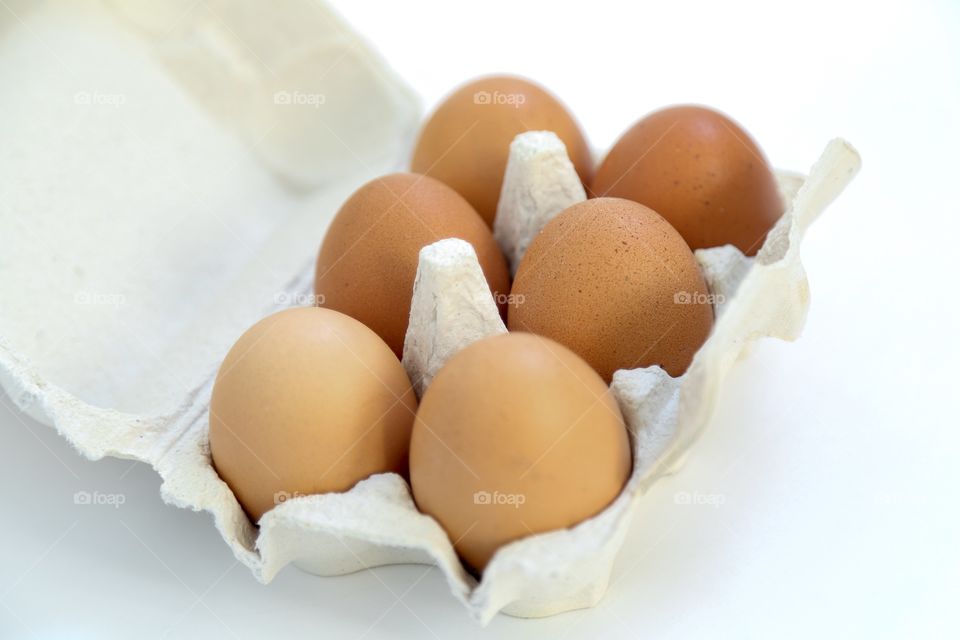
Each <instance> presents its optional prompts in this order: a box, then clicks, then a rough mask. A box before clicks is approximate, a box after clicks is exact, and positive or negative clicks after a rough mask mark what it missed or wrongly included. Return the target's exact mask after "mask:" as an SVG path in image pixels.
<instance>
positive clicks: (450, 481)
mask: <svg viewBox="0 0 960 640" xmlns="http://www.w3.org/2000/svg"><path fill="white" fill-rule="evenodd" d="M630 468H631V453H630V443H629V438H628V436H627V432H626V429H625V427H624V422H623V417H622V415H621V413H620V408H619V407H618V406H617V403H616V401H615V400H614V398H613V396H612V394H611V393H610V391H609V389H608V388H607V386H606V385H605V384H604V382H603V380H601V379H600V377H599V376H598V375H597V374H596V373H595V372H594V371H593V370H592V369H590V367H589V366H588V365H587V364H586V363H585V362H584V361H583V360H582V359H580V358H579V357H577V355H576V354H574V353H573V352H571V351H570V350H569V349H567V348H565V347H563V346H561V345H559V344H557V343H555V342H553V341H552V340H547V339H545V338H542V337H539V336H535V335H532V334H527V333H510V334H505V335H499V336H495V337H492V338H486V339H484V340H480V341H478V342H475V343H474V344H472V345H470V346H469V347H467V348H466V349H464V350H463V351H461V352H459V353H458V354H457V355H455V356H454V357H453V358H451V359H450V361H449V362H447V364H446V365H445V366H444V367H443V368H442V369H441V370H440V372H439V373H438V374H437V377H436V378H434V380H433V382H432V384H431V385H430V387H429V388H428V389H427V392H426V393H425V394H424V396H423V398H422V402H421V403H420V408H419V410H418V411H417V418H416V421H415V423H414V427H413V436H412V439H411V443H410V480H411V484H412V486H413V495H414V498H415V500H416V503H417V506H418V507H419V509H420V510H421V511H422V512H423V513H426V514H428V515H430V516H432V517H433V518H435V519H436V520H437V522H439V523H440V525H441V526H442V527H443V528H444V530H445V531H446V532H447V535H449V536H450V540H451V541H452V542H453V545H454V547H455V548H456V550H457V552H458V553H459V554H460V556H461V558H463V560H464V561H465V562H466V563H467V565H469V566H470V567H472V568H473V569H475V570H478V571H482V570H483V569H484V567H486V565H487V563H488V562H489V560H490V558H491V556H493V554H494V552H495V551H496V550H497V549H498V548H499V547H501V546H503V545H505V544H507V543H509V542H512V541H514V540H517V539H519V538H523V537H525V536H528V535H530V534H532V533H540V532H544V531H550V530H552V529H560V528H564V527H571V526H573V525H575V524H577V523H579V522H581V521H583V520H585V519H587V518H589V517H591V516H593V515H596V514H597V513H599V512H600V511H602V510H603V509H604V508H605V507H606V506H607V505H609V504H610V503H611V502H612V501H613V500H614V498H616V497H617V495H618V494H619V493H620V491H621V489H622V488H623V486H624V483H625V482H626V481H627V478H628V477H629V475H630Z"/></svg>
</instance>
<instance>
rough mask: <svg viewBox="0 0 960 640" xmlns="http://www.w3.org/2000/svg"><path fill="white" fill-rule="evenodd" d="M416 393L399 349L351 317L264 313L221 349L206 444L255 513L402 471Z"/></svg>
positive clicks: (312, 311) (321, 312)
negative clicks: (223, 355)
mask: <svg viewBox="0 0 960 640" xmlns="http://www.w3.org/2000/svg"><path fill="white" fill-rule="evenodd" d="M416 409H417V400H416V396H415V395H414V392H413V389H412V387H411V386H410V380H409V378H407V374H406V372H405V371H404V369H403V367H402V366H401V365H400V362H399V361H398V360H397V358H396V356H395V355H394V354H393V352H392V351H391V350H390V348H389V347H388V346H387V345H386V344H385V343H384V342H383V340H381V339H380V338H379V337H377V335H376V334H375V333H374V332H373V331H371V330H370V329H368V328H366V327H365V326H363V325H362V324H360V323H359V322H357V321H356V320H354V319H353V318H350V317H348V316H345V315H343V314H342V313H337V312H336V311H331V310H329V309H320V308H316V307H305V308H297V309H287V310H285V311H280V312H278V313H275V314H273V315H270V316H267V317H266V318H264V319H263V320H261V321H260V322H258V323H257V324H255V325H253V326H252V327H251V328H250V329H248V330H247V332H246V333H244V334H243V335H242V336H241V337H240V339H239V340H237V342H236V344H234V346H233V348H232V349H230V352H229V353H228V354H227V357H226V358H225V359H224V361H223V364H222V365H221V367H220V371H219V372H218V374H217V378H216V382H215V383H214V387H213V395H212V398H211V400H210V454H211V457H212V458H213V464H214V466H215V468H216V470H217V473H218V474H219V475H220V477H221V478H222V479H223V480H224V481H225V482H226V483H227V484H228V485H229V486H230V488H231V489H232V490H233V493H234V495H235V496H236V497H237V500H239V501H240V504H241V505H242V506H243V508H244V510H245V511H246V512H247V515H249V516H250V518H251V520H253V521H254V522H256V521H258V520H259V519H260V517H261V516H262V515H263V514H264V513H265V512H267V511H268V510H270V509H272V508H273V507H274V506H275V505H276V504H277V503H278V502H280V501H282V500H284V499H285V498H288V497H292V496H297V495H306V494H311V493H325V492H334V491H347V490H348V489H350V488H351V487H352V486H353V485H354V484H356V483H357V482H359V481H360V480H363V479H364V478H366V477H368V476H370V475H373V474H375V473H380V472H386V471H396V472H398V473H405V472H406V468H407V452H408V448H409V442H410V431H411V428H412V425H413V417H414V414H415V412H416Z"/></svg>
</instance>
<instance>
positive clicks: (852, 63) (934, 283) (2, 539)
mask: <svg viewBox="0 0 960 640" xmlns="http://www.w3.org/2000/svg"><path fill="white" fill-rule="evenodd" d="M335 4H336V5H337V6H338V7H339V8H340V10H341V11H342V12H343V13H344V15H345V16H346V17H347V19H348V20H350V21H351V22H352V23H353V24H354V25H355V26H356V27H357V28H358V29H359V30H360V31H361V32H363V33H364V34H366V35H367V36H368V37H369V39H370V40H372V41H373V42H375V43H376V44H377V45H378V46H379V48H380V49H381V50H382V52H383V53H384V55H385V56H386V57H387V58H388V59H389V60H390V62H391V63H392V64H393V65H394V66H395V68H396V69H397V70H398V71H399V72H400V74H401V75H403V76H404V77H405V78H406V79H407V80H408V81H409V82H411V83H412V84H413V86H414V87H416V88H417V89H418V90H419V91H420V92H421V93H422V95H423V97H424V100H425V102H426V104H427V106H428V107H429V106H431V105H433V104H435V103H436V101H437V100H438V99H439V98H440V97H441V96H442V95H443V93H445V92H446V91H448V90H449V89H450V88H451V87H453V86H454V85H456V84H458V83H460V82H462V81H463V80H465V79H467V78H469V77H471V76H474V75H477V74H480V73H485V72H491V71H510V72H515V73H520V74H524V75H528V76H530V77H533V78H535V79H537V80H539V81H540V82H541V83H543V84H545V85H546V86H548V87H549V88H551V89H552V90H553V91H554V92H555V93H556V94H558V95H559V96H561V97H562V98H563V99H564V100H565V101H566V103H567V104H568V105H569V106H570V108H571V109H572V110H573V111H574V113H576V114H577V116H578V117H579V119H580V120H581V122H582V124H583V125H584V128H585V129H586V131H587V133H588V136H589V137H590V139H591V142H592V143H593V144H594V145H595V146H597V147H599V148H605V147H606V146H608V145H609V144H610V143H611V142H612V141H613V140H614V139H615V138H616V136H617V135H618V134H619V133H620V132H621V131H622V130H623V129H624V128H626V127H627V126H628V125H629V124H631V123H632V122H633V121H634V120H635V119H637V118H638V117H640V116H642V115H643V114H644V113H645V112H647V111H649V110H651V109H654V108H657V107H659V106H663V105H666V104H670V103H675V102H690V101H694V102H702V103H706V104H710V105H712V106H715V107H718V108H720V109H722V110H724V111H727V112H728V113H730V114H732V115H733V116H734V117H735V118H737V119H738V120H739V121H740V122H742V123H744V124H745V125H746V127H747V128H748V130H749V131H750V132H751V133H752V134H753V135H754V137H755V138H756V139H757V140H759V141H760V143H761V146H762V147H763V148H764V149H765V151H766V153H767V154H768V156H769V157H770V158H771V160H772V161H773V163H774V164H775V165H776V166H778V167H782V168H789V169H796V170H805V169H806V168H808V167H809V165H810V164H811V163H812V162H813V161H814V160H815V159H816V157H817V156H818V154H819V152H820V150H821V149H822V147H823V145H824V143H825V142H826V141H827V140H829V139H830V138H832V137H834V136H838V135H842V136H843V137H845V138H847V139H848V140H850V141H851V142H853V143H854V145H855V146H856V147H857V148H858V149H859V151H860V152H861V154H862V156H863V160H864V166H863V170H862V172H861V174H860V176H859V177H858V178H857V179H856V180H855V182H854V184H853V185H852V186H851V187H850V188H849V190H848V191H847V192H846V193H844V194H843V195H842V196H841V198H840V199H839V200H838V201H837V202H836V203H835V204H834V205H833V206H832V207H831V208H830V209H829V210H828V211H827V213H826V214H825V215H824V217H823V218H822V219H821V220H820V221H818V222H817V224H816V225H815V226H814V227H813V229H812V230H811V232H810V234H809V236H808V238H807V241H806V244H805V246H804V250H803V254H804V262H805V265H806V267H807V269H808V274H809V278H810V284H811V290H812V300H813V301H812V306H811V309H810V315H809V320H808V324H807V329H806V331H805V333H804V335H803V337H802V338H801V340H800V341H799V342H798V343H796V344H783V343H777V342H764V343H762V344H760V345H759V346H758V347H757V348H756V349H755V350H754V352H753V353H752V355H751V356H750V357H749V358H747V359H746V360H744V361H743V362H741V363H740V364H738V366H737V367H736V368H735V369H734V371H733V373H732V376H731V378H730V380H729V383H728V384H727V386H726V387H725V391H724V394H723V396H722V398H721V401H720V405H719V409H718V411H717V414H716V416H715V418H714V420H713V423H712V425H711V428H710V430H709V432H708V433H707V434H706V436H705V437H704V438H703V440H702V441H700V442H699V443H698V444H697V445H696V447H695V448H694V450H693V452H692V455H691V457H690V459H689V462H688V464H687V466H686V467H685V468H684V469H683V470H682V472H681V473H680V474H679V475H676V476H673V477H670V478H668V479H666V480H664V481H662V482H660V483H659V484H657V485H656V486H655V488H654V490H653V491H652V492H651V493H650V494H649V495H648V496H647V497H646V498H645V499H644V500H643V502H642V504H641V506H640V508H639V510H638V512H637V514H636V517H635V520H634V524H633V526H632V528H631V530H630V533H629V536H628V539H627V541H626V545H625V546H624V549H623V551H622V552H621V554H620V556H619V559H618V562H617V566H616V569H615V573H614V578H613V583H612V585H611V587H610V590H609V592H608V594H607V596H606V598H605V599H604V600H603V601H602V603H601V604H600V605H599V606H598V607H596V608H595V609H592V610H586V611H578V612H573V613H568V614H564V615H560V616H556V617H554V618H549V619H544V620H533V621H527V620H518V619H512V618H509V617H505V616H499V617H497V618H496V619H495V620H494V621H493V622H492V623H491V625H490V627H489V628H487V629H481V628H479V627H478V626H476V625H475V624H474V623H473V622H471V621H470V620H469V619H468V618H467V616H466V614H465V612H464V611H463V610H462V609H461V608H460V606H459V605H458V604H457V603H456V602H455V600H454V599H453V597H452V596H450V595H449V593H448V590H447V587H446V585H445V584H444V582H443V579H442V577H441V575H440V573H439V572H437V571H435V570H431V569H429V568H426V567H420V566H401V567H387V568H380V569H375V570H372V571H366V572H361V573H358V574H355V575H351V576H346V577H340V578H330V579H323V578H317V577H313V576H309V575H306V574H303V573H300V572H298V571H297V570H295V569H293V568H288V569H286V570H285V571H284V572H283V573H282V574H281V575H280V576H279V577H278V578H277V579H276V580H275V581H274V582H273V583H272V584H271V585H269V586H266V587H265V586H262V585H260V584H258V583H256V582H255V581H254V579H253V578H252V577H251V575H250V574H249V572H248V571H247V570H246V569H244V568H243V567H242V566H240V565H238V564H237V563H236V562H235V560H234V559H233V557H232V555H231V553H230V552H229V551H228V549H227V547H226V546H225V545H224V544H223V542H222V541H221V539H220V538H219V535H218V534H217V532H216V531H215V529H214V528H213V526H211V522H210V518H209V516H208V515H206V514H197V513H191V512H185V511H181V510H178V509H175V508H173V507H169V506H165V505H163V504H162V502H161V500H160V497H159V493H158V487H159V479H158V478H157V476H156V475H155V474H154V473H153V472H152V471H150V470H149V469H148V468H147V467H145V466H143V465H139V464H134V463H130V462H126V461H121V460H113V459H110V460H105V461H102V462H97V463H92V462H88V461H85V460H83V459H81V458H79V457H78V456H77V455H76V454H74V453H73V452H72V451H71V450H70V448H69V447H68V446H67V445H66V444H65V442H64V441H62V440H61V439H60V438H59V436H57V435H56V434H55V433H54V432H53V430H52V429H50V428H48V427H45V426H42V425H39V424H37V423H34V422H32V421H30V420H29V419H27V418H26V417H24V416H22V415H19V414H17V413H14V412H13V411H11V410H10V409H9V407H10V399H9V398H6V397H0V401H2V403H3V405H4V407H3V408H0V423H2V424H0V469H2V472H0V504H3V505H4V508H5V515H4V523H5V524H4V528H3V530H2V533H0V604H2V605H3V606H0V638H20V637H39V638H114V637H117V638H126V637H134V633H133V632H132V631H131V630H132V629H140V628H142V629H144V631H143V632H137V633H136V636H138V637H158V636H164V637H171V638H211V637H240V638H257V637H324V638H333V637H337V638H339V637H345V638H359V637H365V638H377V637H403V636H409V637H418V638H422V637H433V636H436V637H440V638H446V637H458V638H469V637H524V638H536V637H544V638H547V637H549V638H558V637H559V638H563V637H566V638H578V637H589V638H598V637H624V638H628V637H629V638H634V637H648V638H661V637H727V636H729V637H738V638H742V637H758V638H767V637H797V638H809V637H866V638H878V637H960V618H958V616H957V615H956V606H957V604H956V603H957V599H958V597H960V551H958V546H960V545H958V542H960V515H958V504H960V495H958V492H960V460H958V453H957V450H958V447H960V436H958V424H960V421H958V419H957V416H956V396H957V394H958V390H957V383H958V379H960V375H958V369H957V363H958V358H960V339H958V338H957V335H956V331H957V327H958V320H957V311H958V303H957V297H958V295H960V286H958V283H957V279H956V276H955V271H956V268H957V260H956V256H957V250H956V248H955V247H956V244H957V239H958V234H960V223H958V215H960V207H958V205H957V198H956V188H955V184H956V173H957V168H958V167H960V162H958V161H957V157H956V149H957V146H958V144H960V127H958V124H957V123H958V120H960V45H958V44H957V43H958V42H960V7H958V5H957V4H956V3H952V4H951V3H949V2H947V1H944V2H940V3H930V2H909V3H908V2H903V3H888V2H870V3H862V4H861V3H852V4H847V5H843V6H840V5H841V3H839V2H838V1H837V0H828V1H827V2H802V3H790V4H788V5H786V6H781V7H773V6H768V5H772V3H759V2H758V3H747V2H733V3H731V2H722V3H719V2H709V3H702V4H694V5H684V6H680V3H666V2H657V3H651V4H649V5H648V6H640V4H639V3H626V2H601V1H599V0H591V1H590V2H586V3H579V4H577V5H575V6H574V5H573V4H572V3H570V7H571V8H569V9H565V8H562V7H561V5H562V4H564V3H557V2H550V3H520V2H516V1H512V2H489V1H488V2H483V3H449V2H448V3H441V2H425V1H408V2H403V3H400V2H395V3H387V2H370V1H356V0H355V1H353V2H350V3H346V2H337V3H335ZM2 10H3V8H2V7H0V11H2ZM264 10H268V9H267V5H266V4H265V9H264ZM78 490H87V491H91V492H92V491H99V492H103V493H111V494H122V495H123V498H124V500H125V502H124V504H123V505H121V506H119V507H118V508H113V507H110V506H79V505H75V504H74V503H73V495H74V493H75V492H76V491H78ZM681 492H689V493H691V494H692V493H694V492H696V493H699V494H700V495H701V496H704V498H705V501H707V502H712V503H713V504H712V505H710V504H700V505H684V504H678V503H677V502H676V496H677V494H678V493H681Z"/></svg>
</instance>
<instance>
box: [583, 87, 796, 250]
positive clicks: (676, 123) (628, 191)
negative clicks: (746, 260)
mask: <svg viewBox="0 0 960 640" xmlns="http://www.w3.org/2000/svg"><path fill="white" fill-rule="evenodd" d="M591 189H592V191H593V194H594V195H596V196H614V197H618V198H626V199H628V200H633V201H635V202H640V203H642V204H645V205H647V206H648V207H650V208H651V209H653V210H654V211H656V212H657V213H659V214H660V215H662V216H663V217H664V218H666V219H667V221H668V222H669V223H670V224H672V225H673V226H674V228H676V230H677V231H679V232H680V235H682V236H683V238H684V240H686V241H687V244H688V245H690V248H691V249H702V248H705V247H716V246H720V245H725V244H732V245H734V246H735V247H737V248H738V249H740V250H741V251H742V252H743V253H744V254H746V255H754V254H756V252H757V251H758V250H759V249H760V247H761V246H762V245H763V241H764V239H765V238H766V235H767V231H769V230H770V228H771V227H772V226H773V225H774V223H775V222H776V221H777V219H778V218H779V217H780V215H781V214H782V213H783V203H782V201H781V199H780V193H779V191H778V190H777V183H776V180H775V179H774V176H773V172H772V171H771V169H770V166H769V164H768V163H767V160H766V158H765V157H764V156H763V152H762V151H760V148H759V147H758V146H757V144H756V143H755V142H754V141H753V139H751V138H750V136H749V135H748V134H747V132H746V131H744V130H743V129H742V128H741V127H740V126H739V125H738V124H737V123H736V122H734V121H733V120H731V119H730V118H728V117H727V116H725V115H723V114H722V113H719V112H717V111H714V110H712V109H708V108H705V107H697V106H681V107H671V108H668V109H663V110H661V111H657V112H655V113H652V114H650V115H649V116H647V117H646V118H644V119H643V120H640V121H639V122H638V123H636V124H635V125H633V127H631V128H630V129H629V130H627V132H626V133H624V134H623V136H622V137H621V138H620V140H619V141H617V143H616V144H615V145H614V146H613V148H612V149H610V152H609V153H608V154H607V157H606V158H605V159H604V160H603V163H601V165H600V167H599V168H598V169H597V174H596V176H595V177H594V179H593V184H592V187H591Z"/></svg>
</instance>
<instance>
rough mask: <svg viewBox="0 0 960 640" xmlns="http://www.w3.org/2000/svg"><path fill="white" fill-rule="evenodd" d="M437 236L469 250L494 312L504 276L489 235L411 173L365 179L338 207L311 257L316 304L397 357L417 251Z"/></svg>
mask: <svg viewBox="0 0 960 640" xmlns="http://www.w3.org/2000/svg"><path fill="white" fill-rule="evenodd" d="M445 238H460V239H462V240H466V241H467V242H469V243H470V244H471V245H473V249H474V251H476V252H477V259H478V260H479V262H480V267H481V268H482V269H483V274H484V275H485V276H486V278H487V282H488V283H489V284H490V290H491V291H492V292H493V293H494V294H498V295H497V300H499V301H501V304H500V306H501V313H502V312H503V311H504V309H503V304H504V301H505V299H506V295H505V294H506V293H507V292H509V290H510V276H509V272H508V271H507V263H506V260H505V259H504V257H503V253H502V252H501V251H500V247H499V246H497V243H496V241H495V240H494V239H493V234H492V233H490V229H489V228H488V227H487V226H486V225H485V224H484V223H483V220H481V219H480V216H478V215H477V212H476V211H474V210H473V207H471V206H470V204H469V203H468V202H467V201H466V200H464V199H463V198H462V197H460V196H459V195H458V194H457V193H456V192H455V191H454V190H453V189H451V188H450V187H448V186H446V185H445V184H443V183H442V182H440V181H438V180H434V179H433V178H429V177H426V176H420V175H416V174H413V173H395V174H392V175H388V176H384V177H382V178H377V179H376V180H371V181H370V182H368V183H367V184H365V185H364V186H362V187H360V188H359V189H358V190H357V191H356V193H354V194H353V195H352V196H350V199H349V200H347V202H346V203H344V205H343V206H342V207H341V208H340V211H339V212H338V213H337V216H336V218H334V220H333V222H332V223H331V225H330V228H329V230H328V231H327V234H326V237H325V238H324V240H323V246H322V247H321V248H320V255H319V257H318V258H317V272H316V281H315V283H314V290H315V292H316V294H317V296H318V300H319V305H320V306H322V307H328V308H330V309H336V310H337V311H340V312H342V313H345V314H347V315H349V316H352V317H354V318H356V319H357V320H359V321H360V322H362V323H364V324H365V325H367V326H368V327H370V328H371V329H373V330H374V331H375V332H376V333H377V335H379V336H380V337H381V338H383V339H384V340H385V341H386V343H387V344H388V345H390V348H391V349H393V352H394V353H395V354H397V357H402V355H403V340H404V337H405V336H406V332H407V322H408V320H409V316H410V298H411V296H412V295H413V281H414V279H415V277H416V274H417V264H418V262H419V256H420V249H422V248H423V247H425V246H427V245H428V244H432V243H433V242H436V241H437V240H443V239H445Z"/></svg>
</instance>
